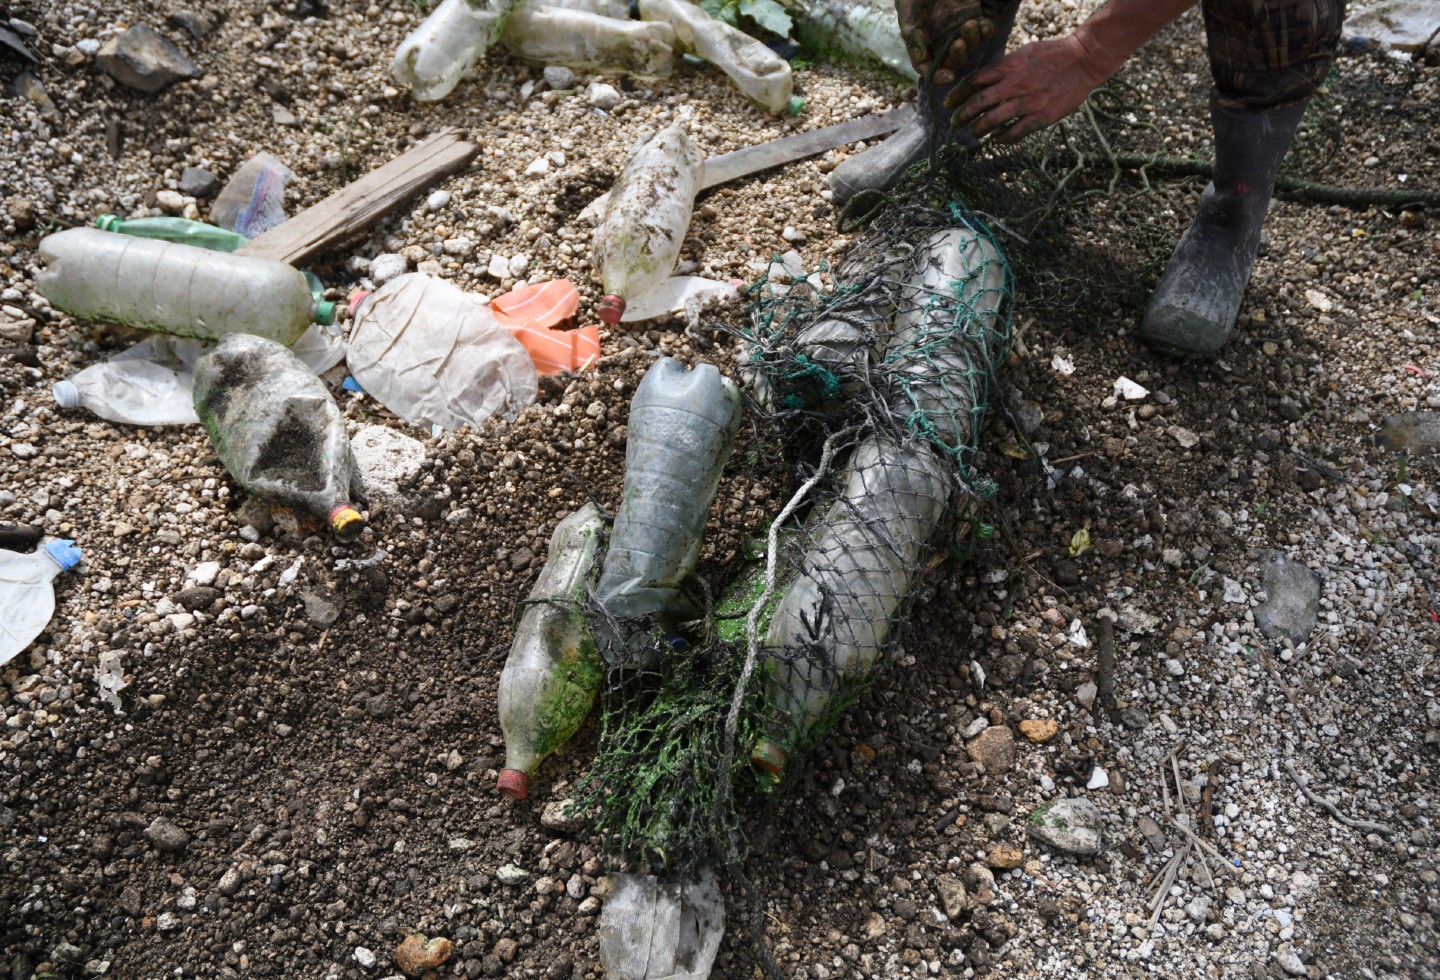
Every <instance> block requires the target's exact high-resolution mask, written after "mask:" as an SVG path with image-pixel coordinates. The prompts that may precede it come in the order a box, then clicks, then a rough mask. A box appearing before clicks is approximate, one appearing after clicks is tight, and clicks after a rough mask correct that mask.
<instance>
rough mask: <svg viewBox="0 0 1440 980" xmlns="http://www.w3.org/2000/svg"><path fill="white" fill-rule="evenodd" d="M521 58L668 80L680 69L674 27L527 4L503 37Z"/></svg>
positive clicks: (588, 69)
mask: <svg viewBox="0 0 1440 980" xmlns="http://www.w3.org/2000/svg"><path fill="white" fill-rule="evenodd" d="M501 41H502V42H503V43H504V45H505V47H506V48H508V49H509V50H510V52H511V53H512V54H514V55H515V56H516V57H518V58H521V59H523V60H525V61H530V62H535V63H537V64H542V65H567V66H569V67H571V68H577V69H580V70H582V71H596V72H609V71H617V72H625V73H626V74H629V75H640V76H644V77H648V78H668V77H669V76H670V74H671V73H672V72H673V71H674V70H675V31H674V30H673V29H672V28H671V27H670V25H669V24H663V23H648V22H646V21H639V20H627V19H621V18H617V17H614V16H610V15H608V14H606V13H603V12H597V11H592V10H587V9H584V8H572V9H563V8H559V7H554V6H549V5H543V6H542V5H539V4H534V5H531V4H522V5H521V6H520V7H519V8H518V9H517V10H516V11H515V12H514V13H513V14H511V15H510V19H509V20H508V21H506V23H505V33H504V35H502V37H501Z"/></svg>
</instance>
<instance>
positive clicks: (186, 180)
mask: <svg viewBox="0 0 1440 980" xmlns="http://www.w3.org/2000/svg"><path fill="white" fill-rule="evenodd" d="M219 189H220V178H219V177H216V176H215V175H214V174H212V173H211V172H210V171H208V170H206V169H204V168H203V167H186V168H185V169H184V170H183V171H181V172H180V193H181V194H184V195H185V196H187V197H196V198H199V199H200V200H202V201H203V200H205V199H206V198H209V197H213V196H214V194H215V192H216V191H218V190H219Z"/></svg>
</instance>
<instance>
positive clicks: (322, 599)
mask: <svg viewBox="0 0 1440 980" xmlns="http://www.w3.org/2000/svg"><path fill="white" fill-rule="evenodd" d="M300 599H301V601H302V602H304V603H305V618H306V619H308V620H309V621H310V624H311V625H312V626H314V627H316V628H317V629H322V630H323V629H327V628H328V627H330V626H333V625H335V621H336V620H337V619H339V618H340V613H341V612H342V611H343V610H344V608H345V602H344V600H343V599H341V598H340V597H339V596H330V595H325V594H322V593H320V592H316V591H307V592H303V593H301V596H300Z"/></svg>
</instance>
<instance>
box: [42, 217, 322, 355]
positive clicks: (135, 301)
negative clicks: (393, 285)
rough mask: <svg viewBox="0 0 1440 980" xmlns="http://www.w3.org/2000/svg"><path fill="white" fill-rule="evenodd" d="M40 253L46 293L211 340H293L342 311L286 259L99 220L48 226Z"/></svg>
mask: <svg viewBox="0 0 1440 980" xmlns="http://www.w3.org/2000/svg"><path fill="white" fill-rule="evenodd" d="M40 258H41V260H42V261H43V262H44V263H45V268H44V269H42V270H41V271H40V272H39V273H38V274H36V276H35V284H36V285H37V286H38V287H39V289H40V292H41V293H43V294H44V295H45V298H46V299H48V300H49V301H50V302H51V304H52V305H54V306H56V307H58V308H59V309H62V310H64V311H65V312H66V313H69V314H71V315H72V316H78V317H83V318H85V319H92V320H107V321H109V322H111V323H119V324H124V325H125V326H131V327H138V328H140V329H142V330H157V331H159V332H161V333H168V334H175V335H177V336H180V337H204V338H208V339H212V340H213V339H215V338H218V337H221V336H223V335H225V334H230V333H248V334H255V335H257V336H261V337H268V338H269V339H271V340H274V341H276V342H278V343H281V344H285V345H287V346H288V345H289V344H293V343H294V342H295V341H296V340H298V339H299V338H300V335H301V334H303V333H304V332H305V331H306V330H307V329H309V327H310V324H311V323H315V322H318V323H326V324H328V323H331V322H332V321H333V320H334V317H335V308H334V304H333V303H317V302H316V301H315V298H314V297H313V296H312V295H311V292H310V284H309V283H308V282H306V280H305V276H304V275H302V274H301V273H300V272H299V271H297V270H295V269H292V268H291V267H290V266H288V265H286V264H285V263H284V262H274V261H271V260H269V259H258V258H252V257H250V256H246V255H230V254H227V253H225V252H216V251H212V250H210V249H204V248H192V247H190V246H188V245H177V244H174V243H172V242H166V241H158V240H155V239H150V238H136V237H133V236H130V235H113V234H110V233H109V232H104V231H98V230H97V229H94V228H71V229H68V230H66V231H62V232H58V233H57V234H54V235H47V236H46V237H45V238H44V240H43V241H41V242H40Z"/></svg>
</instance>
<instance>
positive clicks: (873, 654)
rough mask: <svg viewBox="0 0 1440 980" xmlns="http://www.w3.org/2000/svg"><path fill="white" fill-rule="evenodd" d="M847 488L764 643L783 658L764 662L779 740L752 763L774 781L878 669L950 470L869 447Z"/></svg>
mask: <svg viewBox="0 0 1440 980" xmlns="http://www.w3.org/2000/svg"><path fill="white" fill-rule="evenodd" d="M841 481H842V489H841V492H840V495H839V497H838V498H837V499H835V500H834V501H833V502H832V503H831V504H830V505H829V506H828V507H827V508H826V509H825V511H824V514H823V516H822V517H821V518H820V520H819V522H818V523H817V524H816V525H815V529H814V530H813V531H812V532H811V536H810V541H809V544H808V546H807V547H806V548H805V553H804V555H803V557H802V558H801V559H800V568H799V572H798V574H797V575H796V577H795V581H794V583H793V584H792V585H791V586H790V588H789V590H788V591H787V592H786V593H785V597H784V598H783V599H781V600H780V604H779V606H778V607H777V608H776V609H775V613H774V615H773V616H772V618H771V621H770V629H769V632H768V634H767V635H766V638H765V646H766V647H769V648H770V649H772V650H776V651H783V655H781V656H774V657H770V658H768V659H767V660H766V662H765V668H764V669H765V673H766V678H767V680H766V703H767V704H768V706H769V707H770V709H771V710H772V712H773V715H772V720H771V731H770V734H769V736H768V737H766V738H762V739H761V740H760V741H759V742H758V743H757V744H756V746H755V748H754V750H753V752H752V753H751V761H753V762H754V763H755V765H756V766H758V767H759V768H761V769H763V770H765V771H767V772H771V773H775V774H778V773H780V772H781V771H782V770H783V769H784V766H785V761H786V758H787V757H788V755H789V752H790V751H791V750H792V749H793V747H794V746H795V745H796V743H798V742H800V741H802V740H803V739H804V737H805V736H806V735H807V734H808V733H809V731H810V730H811V729H812V728H813V727H814V725H815V724H816V723H817V722H820V721H822V720H823V719H825V718H826V717H827V716H828V715H829V714H830V713H831V712H832V711H833V710H834V709H835V707H836V705H838V704H839V703H841V701H840V699H842V698H843V697H844V696H845V694H846V693H847V690H848V688H849V687H850V685H852V684H853V683H855V682H856V681H859V680H862V679H863V678H864V677H865V676H866V675H867V674H868V673H869V671H870V669H871V668H872V667H874V665H875V662H876V661H877V659H878V658H879V656H880V654H881V652H882V651H883V650H884V649H885V647H886V644H887V642H888V641H889V638H890V632H891V629H892V628H893V627H894V620H895V615H896V612H897V611H898V610H899V609H900V607H901V605H902V604H903V603H904V602H905V601H906V600H907V599H908V598H909V596H910V592H911V590H912V589H913V588H914V585H915V581H916V578H917V577H918V575H919V571H920V565H921V557H922V555H923V552H924V549H925V546H926V544H927V543H928V542H929V541H930V538H931V537H932V536H933V535H934V533H935V530H936V528H937V527H939V525H940V521H941V520H942V519H943V518H944V516H945V510H946V506H947V502H948V500H949V488H950V484H949V480H948V475H947V473H946V467H945V464H944V463H942V462H941V461H940V460H939V459H938V458H937V457H936V455H935V453H934V452H933V451H932V450H931V448H930V447H929V445H928V444H926V443H925V442H923V441H920V440H912V441H909V442H906V443H904V444H901V443H897V442H895V441H893V440H891V439H889V438H888V437H878V436H871V437H869V438H867V439H865V440H864V441H862V442H861V443H860V444H859V445H858V446H856V447H855V450H854V452H853V453H852V454H851V456H850V460H849V462H848V463H847V464H846V467H845V470H844V472H843V473H842V474H841Z"/></svg>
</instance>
